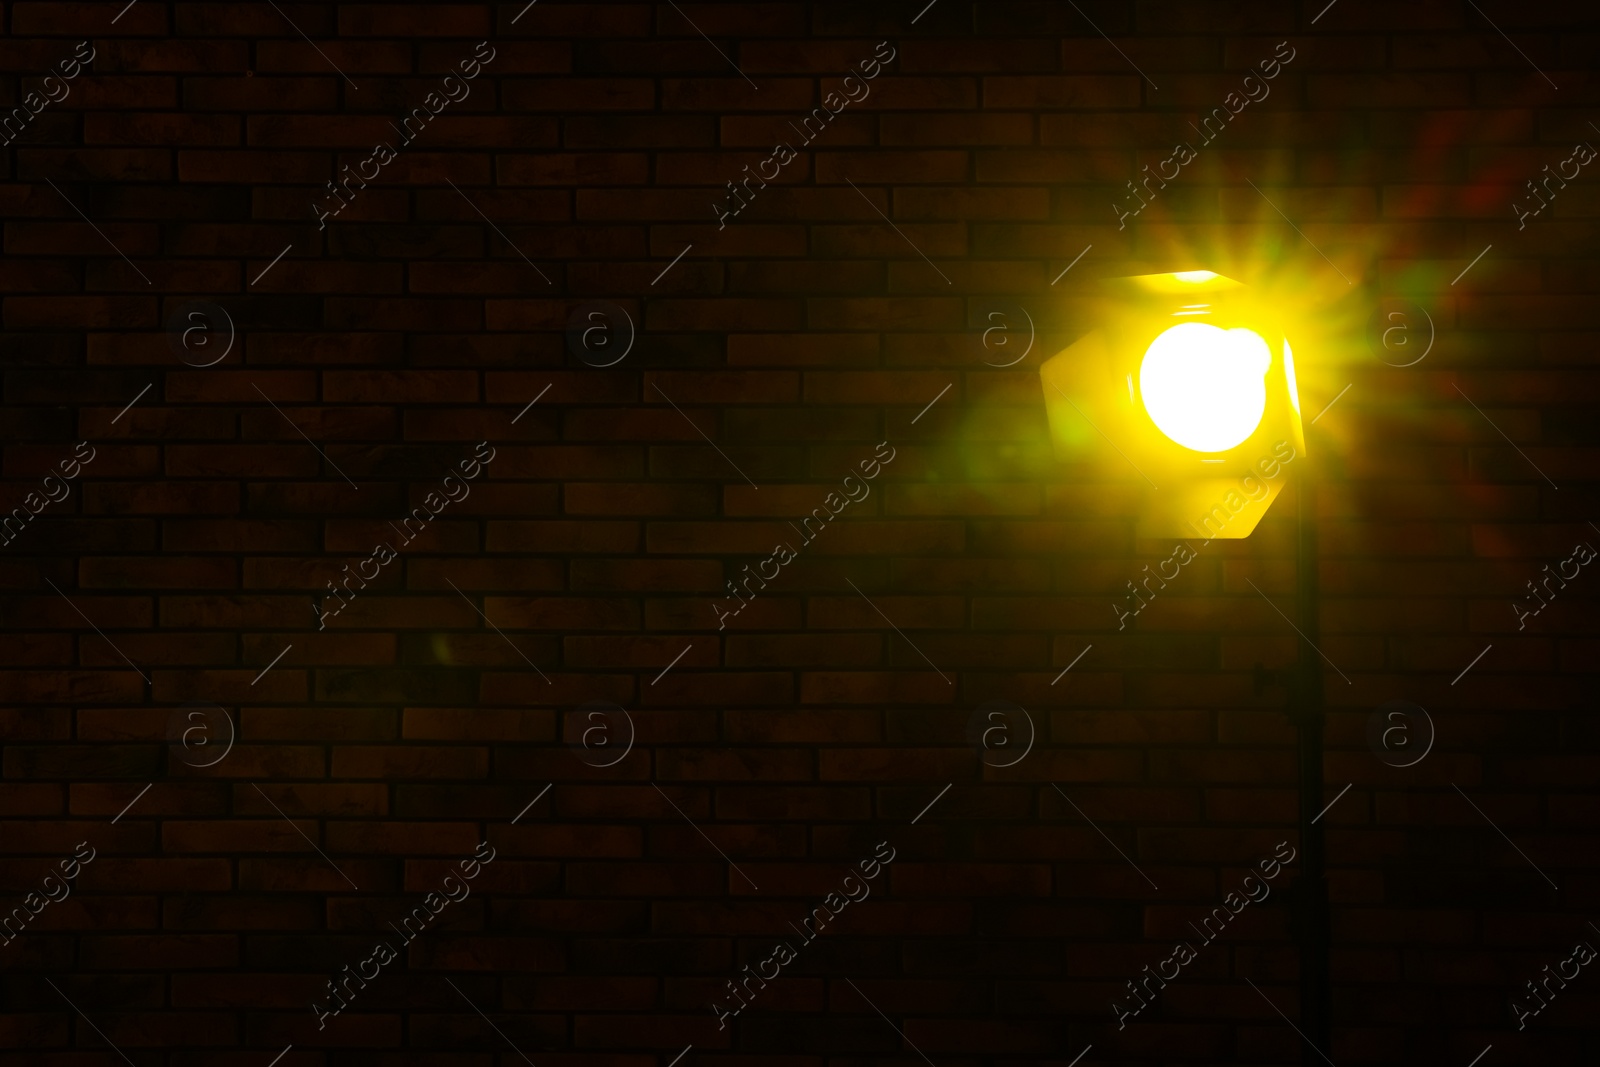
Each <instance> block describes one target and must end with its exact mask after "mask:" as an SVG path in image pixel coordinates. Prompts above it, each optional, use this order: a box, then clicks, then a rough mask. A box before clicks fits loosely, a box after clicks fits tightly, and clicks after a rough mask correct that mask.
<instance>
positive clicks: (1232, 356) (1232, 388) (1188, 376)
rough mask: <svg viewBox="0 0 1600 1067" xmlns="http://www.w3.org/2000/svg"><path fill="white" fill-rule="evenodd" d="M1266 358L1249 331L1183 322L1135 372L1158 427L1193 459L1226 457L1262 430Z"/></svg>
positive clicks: (1154, 344) (1260, 342) (1162, 338)
mask: <svg viewBox="0 0 1600 1067" xmlns="http://www.w3.org/2000/svg"><path fill="white" fill-rule="evenodd" d="M1271 364H1272V352H1271V350H1270V349H1269V348H1268V347H1267V342H1266V341H1265V340H1263V339H1262V337H1261V335H1260V334H1258V333H1256V332H1255V331H1254V330H1247V329H1244V328H1242V327H1240V328H1235V329H1232V330H1223V329H1219V328H1218V327H1216V326H1212V325H1210V324H1208V323H1203V322H1185V323H1180V324H1179V325H1177V326H1173V327H1171V328H1169V329H1167V330H1166V331H1165V332H1163V333H1162V334H1161V335H1160V336H1159V337H1157V338H1156V339H1155V340H1154V341H1152V342H1150V347H1149V348H1148V349H1146V351H1145V354H1144V361H1143V362H1142V363H1141V364H1140V366H1139V392H1140V394H1141V395H1142V396H1143V398H1144V408H1145V411H1147V412H1149V414H1150V418H1151V421H1153V422H1154V423H1155V424H1156V428H1157V429H1159V430H1160V431H1161V432H1162V433H1164V434H1166V435H1167V436H1168V437H1170V438H1171V439H1172V440H1174V441H1176V442H1177V443H1178V444H1180V445H1182V446H1183V447H1185V448H1190V449H1193V450H1194V451H1196V452H1226V451H1227V450H1228V449H1230V448H1233V447H1235V446H1236V445H1238V444H1240V443H1242V442H1243V441H1245V440H1246V439H1247V438H1249V436H1250V435H1251V434H1252V433H1254V432H1255V429H1256V427H1257V426H1259V425H1261V416H1262V415H1263V414H1264V413H1265V412H1266V410H1267V385H1266V374H1267V368H1268V367H1270V366H1271Z"/></svg>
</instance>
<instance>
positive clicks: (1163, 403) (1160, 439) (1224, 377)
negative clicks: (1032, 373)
mask: <svg viewBox="0 0 1600 1067" xmlns="http://www.w3.org/2000/svg"><path fill="white" fill-rule="evenodd" d="M1088 295H1089V296H1090V299H1089V300H1088V301H1086V302H1085V304H1084V305H1083V306H1082V307H1081V311H1080V314H1081V315H1082V316H1083V321H1084V325H1085V326H1086V327H1088V329H1087V332H1085V333H1083V334H1081V335H1080V336H1079V337H1078V339H1077V340H1076V341H1074V342H1073V343H1072V344H1070V345H1068V346H1067V347H1066V348H1064V349H1062V350H1061V351H1060V352H1058V353H1056V354H1055V355H1054V356H1053V357H1051V358H1050V359H1048V360H1046V361H1045V363H1044V364H1043V365H1042V366H1041V367H1040V368H1039V374H1040V378H1041V384H1042V385H1043V387H1044V400H1045V410H1046V412H1047V414H1048V417H1049V420H1050V433H1051V437H1052V439H1053V440H1054V442H1055V446H1056V451H1057V454H1058V455H1059V456H1060V457H1061V458H1062V459H1064V460H1067V461H1068V462H1072V463H1081V462H1085V461H1091V462H1095V463H1100V464H1104V465H1105V466H1106V467H1107V469H1109V470H1116V471H1119V472H1120V476H1122V477H1129V478H1132V479H1137V480H1138V481H1140V482H1142V483H1143V489H1142V497H1143V499H1142V500H1141V502H1140V505H1139V508H1138V512H1137V525H1136V527H1135V533H1136V534H1137V536H1139V537H1170V536H1177V537H1203V538H1205V539H1207V540H1210V539H1211V538H1213V537H1222V538H1241V537H1248V536H1250V532H1251V531H1252V530H1254V529H1255V527H1256V525H1257V524H1258V523H1259V522H1260V521H1261V518H1262V516H1264V515H1265V514H1266V513H1267V510H1268V509H1269V508H1270V507H1271V506H1272V503H1273V501H1274V500H1276V499H1277V497H1278V495H1279V494H1280V493H1281V491H1282V489H1283V486H1284V485H1285V484H1286V483H1287V481H1288V479H1287V478H1286V477H1284V475H1283V472H1284V469H1285V468H1286V467H1289V465H1290V464H1291V463H1293V462H1295V460H1297V459H1298V458H1299V457H1301V456H1303V455H1305V447H1306V446H1305V433H1304V430H1303V428H1302V426H1301V423H1300V398H1299V395H1298V383H1296V381H1295V370H1296V367H1295V365H1294V363H1295V354H1294V353H1293V352H1292V351H1291V350H1290V348H1289V340H1288V332H1289V331H1288V329H1287V326H1288V324H1289V323H1290V322H1292V321H1293V319H1294V310H1293V308H1292V307H1291V306H1286V305H1285V304H1284V302H1283V300H1282V298H1281V297H1270V296H1262V295H1260V294H1257V293H1253V292H1252V291H1251V290H1250V288H1249V287H1248V286H1245V285H1243V284H1241V283H1239V282H1237V281H1235V280H1234V279H1232V278H1227V277H1224V276H1223V275H1220V274H1218V273H1216V272H1215V271H1209V270H1188V271H1169V272H1167V273H1163V274H1141V275H1138V276H1136V277H1131V278H1107V279H1103V280H1102V281H1101V282H1100V283H1098V284H1097V286H1096V287H1095V291H1093V292H1092V293H1091V294H1088ZM1295 336H1296V340H1297V342H1298V341H1299V339H1300V334H1299V333H1296V335H1295ZM1304 347H1305V346H1304V345H1302V348H1304ZM1311 352H1312V355H1313V357H1314V356H1315V348H1314V347H1313V348H1312V349H1311ZM1292 469H1298V468H1292Z"/></svg>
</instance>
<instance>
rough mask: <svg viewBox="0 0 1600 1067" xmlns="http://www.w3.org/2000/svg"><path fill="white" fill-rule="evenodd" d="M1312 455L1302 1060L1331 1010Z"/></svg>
mask: <svg viewBox="0 0 1600 1067" xmlns="http://www.w3.org/2000/svg"><path fill="white" fill-rule="evenodd" d="M1313 470H1314V469H1313V465H1312V463H1311V462H1310V461H1309V457H1308V459H1307V462H1306V463H1305V465H1304V466H1302V467H1301V468H1300V470H1299V472H1298V473H1299V476H1300V477H1299V484H1298V485H1297V486H1296V487H1295V488H1296V492H1295V576H1296V583H1297V585H1298V590H1297V592H1298V596H1297V601H1298V607H1299V615H1300V659H1299V662H1298V663H1297V664H1296V666H1297V667H1298V670H1297V671H1296V674H1297V678H1296V679H1295V684H1294V685H1293V686H1292V687H1291V688H1290V692H1291V693H1292V697H1291V700H1292V705H1291V718H1292V719H1293V720H1294V724H1295V730H1296V733H1297V735H1298V738H1297V739H1298V748H1299V763H1300V851H1301V860H1300V881H1299V885H1298V890H1297V892H1296V893H1295V896H1294V900H1295V904H1296V907H1297V910H1298V911H1299V914H1298V915H1297V916H1295V927H1296V934H1297V940H1298V941H1299V943H1300V1026H1301V1029H1302V1030H1303V1031H1304V1034H1305V1037H1306V1039H1307V1043H1308V1047H1307V1048H1306V1049H1305V1050H1304V1053H1303V1055H1302V1062H1304V1063H1306V1064H1321V1063H1322V1062H1323V1060H1324V1059H1325V1058H1326V1056H1327V1054H1328V1052H1329V1047H1328V1039H1329V1023H1330V1016H1331V1014H1332V1011H1331V998H1330V983H1329V979H1328V954H1329V943H1330V940H1331V928H1330V922H1329V907H1328V881H1327V875H1326V871H1327V864H1326V854H1325V852H1324V849H1323V838H1322V826H1321V825H1320V824H1319V823H1318V822H1316V821H1315V820H1316V819H1317V816H1318V815H1319V814H1321V809H1322V793H1323V782H1322V728H1323V703H1322V659H1321V653H1319V652H1318V651H1317V649H1316V647H1315V645H1316V642H1317V640H1318V638H1319V633H1318V628H1317V616H1318V610H1317V608H1318V597H1317V517H1316V506H1317V501H1316V486H1315V483H1316V477H1315V474H1314V472H1313Z"/></svg>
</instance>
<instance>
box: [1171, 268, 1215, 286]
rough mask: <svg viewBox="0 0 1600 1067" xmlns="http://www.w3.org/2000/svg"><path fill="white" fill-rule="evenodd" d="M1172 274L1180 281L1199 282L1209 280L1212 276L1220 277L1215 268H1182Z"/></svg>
mask: <svg viewBox="0 0 1600 1067" xmlns="http://www.w3.org/2000/svg"><path fill="white" fill-rule="evenodd" d="M1172 276H1173V277H1174V278H1176V279H1178V280H1179V281H1180V282H1190V283H1194V284H1199V283H1200V282H1209V281H1210V280H1211V279H1212V278H1216V277H1218V274H1217V272H1216V271H1214V270H1180V271H1176V272H1174V273H1173V275H1172Z"/></svg>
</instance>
